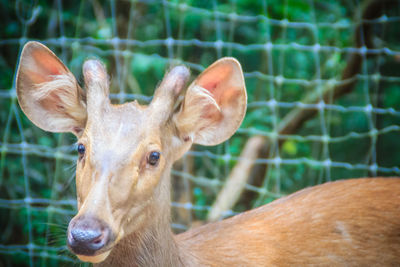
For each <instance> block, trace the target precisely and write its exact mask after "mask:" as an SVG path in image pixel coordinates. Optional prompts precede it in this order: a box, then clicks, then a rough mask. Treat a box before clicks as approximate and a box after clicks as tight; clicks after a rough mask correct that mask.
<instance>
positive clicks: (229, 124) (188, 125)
mask: <svg viewBox="0 0 400 267" xmlns="http://www.w3.org/2000/svg"><path fill="white" fill-rule="evenodd" d="M246 105H247V95H246V87H245V83H244V77H243V72H242V68H241V66H240V64H239V62H238V61H237V60H236V59H234V58H222V59H220V60H218V61H216V62H215V63H214V64H212V65H211V66H210V67H208V68H207V69H206V70H204V71H203V72H202V73H201V74H200V75H199V77H198V78H197V79H196V80H194V81H193V82H192V84H191V85H190V86H189V88H188V89H187V91H186V94H185V98H184V100H183V103H182V106H181V109H180V111H179V112H178V114H177V115H176V116H175V118H174V119H175V124H176V126H177V129H178V131H179V132H180V135H181V138H183V139H184V140H187V139H188V138H190V139H191V140H192V141H193V142H194V143H197V144H201V145H216V144H219V143H221V142H223V141H225V140H227V139H228V138H229V137H231V136H232V135H233V134H234V133H235V131H236V130H237V129H238V128H239V126H240V124H241V123H242V121H243V118H244V115H245V112H246Z"/></svg>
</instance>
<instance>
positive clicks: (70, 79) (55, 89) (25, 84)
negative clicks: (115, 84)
mask: <svg viewBox="0 0 400 267" xmlns="http://www.w3.org/2000/svg"><path fill="white" fill-rule="evenodd" d="M16 84H17V95H18V102H19V104H20V106H21V108H22V110H23V111H24V113H25V115H26V116H27V117H28V118H29V119H30V120H31V121H32V122H33V123H34V124H36V125H37V126H38V127H40V128H42V129H43V130H45V131H50V132H72V133H74V134H75V135H76V136H80V135H81V134H82V132H83V129H84V127H85V124H86V119H87V112H86V96H85V93H84V92H83V91H82V89H81V88H80V86H79V85H78V82H77V81H76V79H75V77H74V75H73V74H72V73H71V72H70V71H69V70H68V68H67V67H66V66H65V65H64V64H63V63H62V62H61V60H60V59H58V58H57V56H56V55H54V54H53V52H51V51H50V50H49V49H48V48H47V47H46V46H44V45H42V44H41V43H38V42H28V43H27V44H26V45H25V46H24V49H23V50H22V53H21V58H20V61H19V68H18V73H17V81H16Z"/></svg>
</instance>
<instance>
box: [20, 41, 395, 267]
mask: <svg viewBox="0 0 400 267" xmlns="http://www.w3.org/2000/svg"><path fill="white" fill-rule="evenodd" d="M83 75H84V80H85V85H86V92H85V91H83V90H82V89H81V88H80V86H79V85H78V83H77V82H76V80H75V78H74V77H73V75H72V74H71V73H70V72H69V70H68V68H67V67H66V66H64V64H63V63H62V62H61V61H60V60H59V59H58V58H57V57H56V56H55V55H54V54H53V53H52V52H51V51H50V50H49V49H48V48H46V47H45V46H43V45H41V44H40V43H37V42H29V43H28V44H26V46H25V47H24V49H23V51H22V54H21V59H20V65H19V69H18V75H17V94H18V101H19V103H20V106H21V108H22V109H23V111H24V112H25V114H26V115H27V116H28V117H29V118H30V119H31V121H32V122H33V123H35V124H36V125H37V126H39V127H41V128H42V129H44V130H48V131H53V132H71V133H73V134H75V135H76V137H77V138H78V153H79V158H78V161H77V172H76V188H77V200H78V201H77V202H78V214H77V215H76V216H75V217H74V218H73V219H72V220H71V222H70V224H69V227H68V235H67V236H68V237H67V243H68V246H69V248H70V249H71V251H72V252H73V253H75V254H76V255H77V256H78V258H79V259H81V260H83V261H88V262H92V263H95V264H96V265H98V266H230V265H232V266H289V265H295V266H300V265H316V266H332V265H346V266H347V265H349V266H351V265H353V266H360V265H361V266H362V265H368V266H370V265H388V266H391V265H392V266H394V265H400V194H399V192H400V179H396V178H390V179H383V178H381V179H357V180H348V181H341V182H333V183H327V184H324V185H319V186H316V187H312V188H308V189H304V190H301V191H299V192H297V193H295V194H293V195H290V196H288V197H285V198H282V199H280V200H277V201H275V202H273V203H271V204H269V205H266V206H263V207H260V208H257V209H254V210H252V211H248V212H245V213H243V214H240V215H238V216H235V217H233V218H230V219H227V220H224V221H221V222H217V223H211V224H208V225H205V226H202V227H199V228H195V229H192V230H189V231H187V232H185V233H183V234H180V235H176V236H175V235H173V233H172V231H171V228H170V191H171V189H170V171H171V166H172V163H173V162H174V161H176V160H177V159H178V158H180V157H181V156H182V155H183V153H184V152H186V151H187V150H188V149H189V148H190V146H191V145H192V144H193V143H197V144H202V145H215V144H218V143H220V142H223V141H224V140H226V139H228V138H229V137H230V136H231V135H232V134H233V133H234V132H235V131H236V129H237V128H238V127H239V125H240V123H241V121H242V119H243V116H244V114H245V109H246V91H245V85H244V79H243V74H242V70H241V67H240V64H239V63H238V62H237V61H236V60H234V59H232V58H225V59H221V60H219V61H217V62H216V63H214V64H212V65H211V66H210V67H209V68H207V69H206V70H205V71H204V72H203V73H202V74H200V76H199V77H198V78H197V79H195V80H194V81H193V82H192V83H191V85H190V86H189V87H188V88H187V90H184V87H185V84H186V81H187V79H188V77H189V71H188V69H186V68H185V67H183V66H178V67H175V68H173V69H171V70H170V71H169V72H168V73H167V74H166V75H165V77H164V79H163V81H162V83H161V84H160V86H159V87H158V88H157V90H156V92H155V95H154V98H153V100H152V102H151V103H150V105H148V106H142V105H139V104H138V103H137V102H130V103H125V104H122V105H113V104H111V102H110V100H109V99H108V94H109V91H108V90H109V88H108V87H109V81H108V76H107V73H106V70H105V68H104V66H103V65H102V64H101V63H100V62H99V61H97V60H88V61H86V62H85V64H84V66H83ZM179 96H183V100H182V101H181V102H177V101H179Z"/></svg>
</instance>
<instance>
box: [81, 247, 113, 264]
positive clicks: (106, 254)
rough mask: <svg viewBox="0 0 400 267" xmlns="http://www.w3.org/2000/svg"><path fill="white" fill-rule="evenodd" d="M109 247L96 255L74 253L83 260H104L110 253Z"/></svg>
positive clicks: (97, 261) (95, 261)
mask: <svg viewBox="0 0 400 267" xmlns="http://www.w3.org/2000/svg"><path fill="white" fill-rule="evenodd" d="M110 252H111V249H110V250H108V251H106V252H103V253H101V254H99V255H96V256H86V255H76V256H77V257H78V259H80V260H81V261H84V262H90V263H99V262H102V261H104V260H105V259H106V258H107V257H108V255H109V254H110Z"/></svg>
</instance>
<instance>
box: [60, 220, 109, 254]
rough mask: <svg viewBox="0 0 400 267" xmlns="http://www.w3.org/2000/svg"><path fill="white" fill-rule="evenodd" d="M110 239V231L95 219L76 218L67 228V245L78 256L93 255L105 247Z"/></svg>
mask: <svg viewBox="0 0 400 267" xmlns="http://www.w3.org/2000/svg"><path fill="white" fill-rule="evenodd" d="M110 239H111V230H110V228H109V227H108V226H107V225H106V224H105V223H104V222H103V221H100V220H98V219H95V218H77V219H76V220H73V221H71V223H70V225H69V227H68V238H67V243H68V246H69V248H70V249H71V250H72V252H74V253H75V254H78V255H87V256H91V255H94V254H95V253H96V252H97V251H99V250H100V249H102V248H103V247H105V246H106V245H107V244H108V243H109V241H110Z"/></svg>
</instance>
